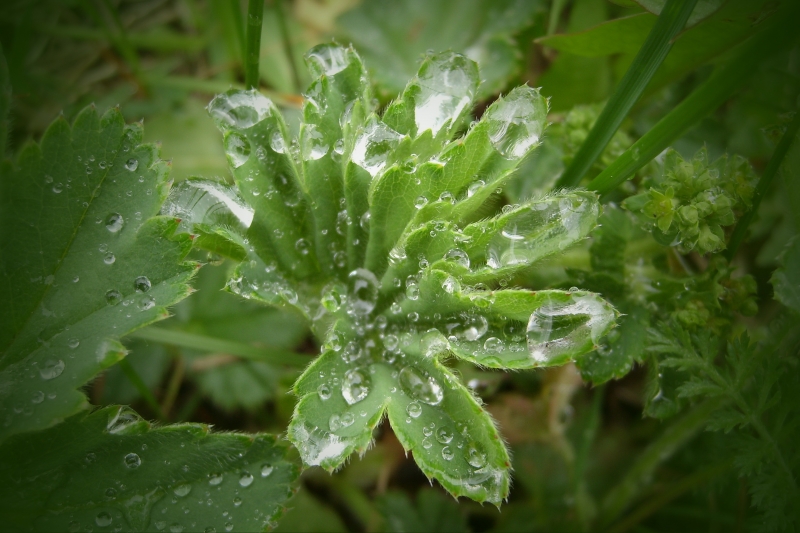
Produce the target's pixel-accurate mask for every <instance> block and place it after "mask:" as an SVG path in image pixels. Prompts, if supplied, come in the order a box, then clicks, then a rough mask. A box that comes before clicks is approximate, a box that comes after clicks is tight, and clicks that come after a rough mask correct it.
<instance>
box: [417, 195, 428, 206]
mask: <svg viewBox="0 0 800 533" xmlns="http://www.w3.org/2000/svg"><path fill="white" fill-rule="evenodd" d="M427 203H428V199H427V198H426V197H425V196H417V199H416V200H414V207H416V208H417V209H422V208H423V207H425V204H427Z"/></svg>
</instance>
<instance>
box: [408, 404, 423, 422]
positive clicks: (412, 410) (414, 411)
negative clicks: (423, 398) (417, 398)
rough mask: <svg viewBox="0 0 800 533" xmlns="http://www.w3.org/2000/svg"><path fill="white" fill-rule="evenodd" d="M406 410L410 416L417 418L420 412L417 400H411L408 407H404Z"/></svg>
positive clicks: (420, 407)
mask: <svg viewBox="0 0 800 533" xmlns="http://www.w3.org/2000/svg"><path fill="white" fill-rule="evenodd" d="M406 412H407V413H408V416H410V417H411V418H419V415H421V414H422V406H421V405H420V404H419V402H411V403H410V404H408V407H406Z"/></svg>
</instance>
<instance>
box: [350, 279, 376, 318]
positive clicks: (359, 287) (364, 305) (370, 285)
mask: <svg viewBox="0 0 800 533" xmlns="http://www.w3.org/2000/svg"><path fill="white" fill-rule="evenodd" d="M348 283H349V296H350V297H349V298H348V304H349V307H350V309H351V310H352V312H353V313H354V314H356V315H360V316H363V315H368V314H369V313H371V312H372V310H373V309H375V304H376V302H377V299H378V279H377V278H376V277H375V274H373V273H372V272H370V271H369V270H367V269H365V268H358V269H356V270H353V271H352V272H350V274H349V275H348Z"/></svg>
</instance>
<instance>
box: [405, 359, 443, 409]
mask: <svg viewBox="0 0 800 533" xmlns="http://www.w3.org/2000/svg"><path fill="white" fill-rule="evenodd" d="M399 378H400V385H401V386H402V387H403V389H404V390H405V391H406V393H407V394H408V395H409V396H411V397H412V398H415V399H417V400H421V401H423V402H425V403H427V404H430V405H438V404H440V403H441V402H442V398H443V397H444V393H443V391H442V386H441V385H440V384H439V382H438V381H436V379H434V378H433V377H432V376H428V377H425V376H423V375H422V374H421V373H420V372H419V370H417V369H416V368H414V367H412V366H407V367H405V368H403V369H402V370H401V371H400V374H399Z"/></svg>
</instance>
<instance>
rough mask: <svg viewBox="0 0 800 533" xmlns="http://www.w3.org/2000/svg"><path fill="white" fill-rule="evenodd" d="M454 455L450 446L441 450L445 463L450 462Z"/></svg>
mask: <svg viewBox="0 0 800 533" xmlns="http://www.w3.org/2000/svg"><path fill="white" fill-rule="evenodd" d="M455 455H456V454H455V452H454V451H453V450H451V449H450V446H445V447H443V448H442V459H444V460H445V461H452V459H453V457H455Z"/></svg>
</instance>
